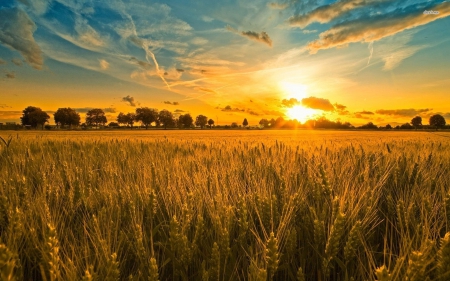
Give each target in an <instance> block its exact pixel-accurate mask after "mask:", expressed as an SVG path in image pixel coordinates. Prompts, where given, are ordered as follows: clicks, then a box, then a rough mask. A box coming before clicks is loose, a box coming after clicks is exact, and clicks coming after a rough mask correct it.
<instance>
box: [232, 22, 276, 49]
mask: <svg viewBox="0 0 450 281" xmlns="http://www.w3.org/2000/svg"><path fill="white" fill-rule="evenodd" d="M226 29H227V30H229V31H231V32H234V33H236V34H239V35H241V36H244V37H247V38H249V39H251V40H254V41H257V42H260V43H264V44H266V45H268V46H269V47H272V39H270V36H269V34H267V32H265V31H262V32H261V33H258V32H255V31H241V32H239V31H238V30H236V29H234V28H233V27H231V26H229V25H227V26H226Z"/></svg>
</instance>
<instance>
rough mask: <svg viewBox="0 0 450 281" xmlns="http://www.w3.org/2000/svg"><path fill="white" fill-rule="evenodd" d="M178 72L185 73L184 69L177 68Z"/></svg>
mask: <svg viewBox="0 0 450 281" xmlns="http://www.w3.org/2000/svg"><path fill="white" fill-rule="evenodd" d="M176 70H177V71H178V72H184V69H181V68H177V69H176Z"/></svg>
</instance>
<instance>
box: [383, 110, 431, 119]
mask: <svg viewBox="0 0 450 281" xmlns="http://www.w3.org/2000/svg"><path fill="white" fill-rule="evenodd" d="M431 110H433V109H432V108H424V109H414V108H408V109H379V110H376V111H375V112H376V113H377V114H381V115H390V116H397V117H414V116H416V115H420V114H425V113H429V112H430V111H431Z"/></svg>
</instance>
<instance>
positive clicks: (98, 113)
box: [86, 108, 108, 127]
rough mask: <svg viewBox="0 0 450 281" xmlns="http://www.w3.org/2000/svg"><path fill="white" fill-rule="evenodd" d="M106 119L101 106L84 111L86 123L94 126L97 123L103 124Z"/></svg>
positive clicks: (96, 125)
mask: <svg viewBox="0 0 450 281" xmlns="http://www.w3.org/2000/svg"><path fill="white" fill-rule="evenodd" d="M106 122H108V120H107V119H106V116H105V112H104V111H103V109H101V108H94V109H91V110H89V111H88V112H87V113H86V124H87V125H88V126H92V125H94V124H95V127H98V125H105V124H106Z"/></svg>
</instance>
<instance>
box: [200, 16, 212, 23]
mask: <svg viewBox="0 0 450 281" xmlns="http://www.w3.org/2000/svg"><path fill="white" fill-rule="evenodd" d="M202 20H203V21H204V22H212V21H213V20H214V19H213V18H212V17H208V16H202Z"/></svg>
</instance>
